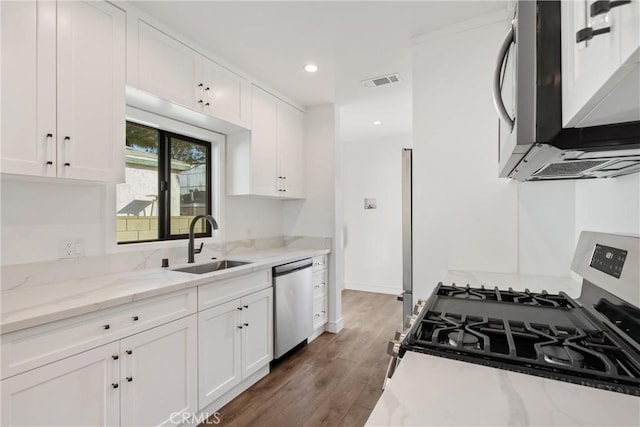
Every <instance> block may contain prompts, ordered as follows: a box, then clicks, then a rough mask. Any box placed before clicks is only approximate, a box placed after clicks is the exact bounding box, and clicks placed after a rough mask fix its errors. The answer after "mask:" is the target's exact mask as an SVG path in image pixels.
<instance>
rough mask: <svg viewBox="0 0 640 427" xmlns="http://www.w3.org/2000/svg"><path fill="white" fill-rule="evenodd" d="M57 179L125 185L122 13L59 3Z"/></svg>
mask: <svg viewBox="0 0 640 427" xmlns="http://www.w3.org/2000/svg"><path fill="white" fill-rule="evenodd" d="M57 5H58V19H57V23H58V25H57V26H58V38H57V48H58V61H57V68H58V70H57V71H58V72H57V80H58V95H57V105H58V135H57V141H58V150H57V163H58V176H59V177H65V178H75V179H86V180H93V181H106V182H122V181H124V135H125V128H124V126H125V13H124V12H123V11H122V10H120V9H118V8H117V7H115V6H112V5H110V4H108V3H105V2H96V1H91V2H80V1H74V2H66V1H63V2H58V3H57Z"/></svg>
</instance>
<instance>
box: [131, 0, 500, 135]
mask: <svg viewBox="0 0 640 427" xmlns="http://www.w3.org/2000/svg"><path fill="white" fill-rule="evenodd" d="M131 3H132V4H134V5H135V6H136V7H138V8H139V9H141V10H142V11H144V12H147V13H149V14H150V15H152V16H154V17H155V18H157V19H158V20H160V21H162V22H164V23H165V24H167V25H168V26H170V27H172V28H174V29H175V30H176V31H178V32H179V33H182V34H184V35H186V36H187V37H189V38H191V39H193V40H194V41H196V42H197V43H199V44H201V45H202V46H204V47H205V48H208V49H209V50H210V51H211V52H213V53H215V54H217V55H219V56H220V57H222V58H224V59H226V60H227V61H228V62H229V63H231V64H233V65H235V66H237V67H238V68H240V69H242V70H245V71H246V72H247V73H249V74H250V75H252V76H254V77H255V78H256V79H258V80H260V81H262V82H264V83H266V84H267V85H268V86H270V87H271V88H273V89H274V90H276V91H278V92H280V93H282V94H283V95H285V96H286V97H288V98H290V99H291V100H293V101H296V102H298V103H300V104H302V105H304V106H306V107H310V106H316V105H322V104H328V103H335V104H336V105H338V106H339V108H340V130H339V132H340V139H341V140H342V141H351V140H363V139H371V138H382V137H387V136H389V135H394V134H408V133H410V132H411V90H412V89H411V81H412V80H411V57H412V55H411V39H412V37H415V36H417V35H420V34H425V33H428V32H431V31H434V30H437V29H440V28H443V27H446V26H449V25H451V24H454V23H456V22H461V21H464V20H467V19H470V18H473V17H477V16H480V15H483V14H487V13H491V12H495V11H498V10H502V9H504V10H505V11H506V1H505V0H502V1H453V0H449V1H239V0H236V1H133V2H131ZM309 62H313V63H315V64H317V65H318V67H319V70H318V72H316V73H315V74H309V73H307V72H305V71H304V65H305V64H307V63H309ZM389 73H399V74H400V79H401V80H400V82H399V83H395V84H392V85H386V86H380V87H375V88H365V87H363V86H362V84H361V83H360V81H361V80H364V79H368V78H372V77H378V76H382V75H385V74H389ZM374 120H381V121H382V122H383V123H382V124H381V125H379V126H374V125H373V121H374Z"/></svg>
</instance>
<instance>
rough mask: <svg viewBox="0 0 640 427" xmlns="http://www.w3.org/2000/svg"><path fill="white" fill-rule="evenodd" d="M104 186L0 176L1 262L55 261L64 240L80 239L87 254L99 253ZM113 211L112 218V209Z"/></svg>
mask: <svg viewBox="0 0 640 427" xmlns="http://www.w3.org/2000/svg"><path fill="white" fill-rule="evenodd" d="M106 190H107V189H106V186H104V185H95V184H70V183H64V184H63V183H52V182H45V181H14V180H7V179H6V177H4V176H3V177H2V265H9V264H20V263H25V262H32V261H45V260H53V259H57V258H58V253H59V252H58V245H59V242H60V240H62V239H76V238H84V249H85V254H86V255H100V254H103V253H104V251H105V230H106V219H105V218H106V215H107V212H106V209H107V205H108V204H107V203H106V194H107V191H106ZM113 205H114V206H115V201H114V202H113ZM112 215H113V221H114V222H115V216H116V214H115V212H113V214H112ZM114 239H115V237H114Z"/></svg>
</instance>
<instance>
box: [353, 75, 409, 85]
mask: <svg viewBox="0 0 640 427" xmlns="http://www.w3.org/2000/svg"><path fill="white" fill-rule="evenodd" d="M399 81H400V76H399V75H398V73H394V74H388V75H386V76H380V77H374V78H372V79H367V80H362V81H361V82H360V83H362V85H363V86H364V87H377V86H384V85H388V84H391V83H398V82H399Z"/></svg>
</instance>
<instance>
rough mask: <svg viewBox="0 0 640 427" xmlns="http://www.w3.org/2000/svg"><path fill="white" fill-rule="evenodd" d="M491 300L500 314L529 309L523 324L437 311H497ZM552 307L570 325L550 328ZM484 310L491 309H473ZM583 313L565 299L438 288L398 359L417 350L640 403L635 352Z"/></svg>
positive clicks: (639, 364)
mask: <svg viewBox="0 0 640 427" xmlns="http://www.w3.org/2000/svg"><path fill="white" fill-rule="evenodd" d="M443 298H444V300H446V301H443V300H442V299H443ZM453 298H456V299H470V300H477V301H475V302H473V301H468V303H466V304H465V305H461V304H457V305H456V304H451V303H450V302H451V300H452V299H453ZM496 301H499V302H504V303H505V305H504V307H511V306H513V305H514V304H516V305H517V304H525V305H527V306H534V307H527V309H526V310H525V311H526V315H523V316H522V317H521V319H523V320H517V319H516V320H514V318H507V317H500V314H502V312H506V313H511V312H512V311H509V310H506V311H504V310H497V312H496V313H495V315H493V313H492V315H473V314H469V313H467V314H461V313H457V312H451V311H439V310H437V309H434V307H462V306H464V307H465V308H468V307H469V305H468V304H471V303H473V304H477V305H480V306H483V307H496ZM499 306H500V307H503V305H502V304H499ZM536 307H537V308H536ZM552 307H555V308H556V309H558V310H559V311H561V312H563V313H568V315H567V316H566V319H570V320H572V323H568V322H563V324H561V325H558V324H549V323H548V320H549V319H550V318H551V319H555V318H554V317H553V316H549V313H550V311H549V310H550V308H552ZM522 309H524V307H522ZM470 311H473V310H470ZM486 311H491V310H481V309H478V310H475V312H476V313H485V312H486ZM551 312H555V310H551ZM581 312H582V308H581V307H580V306H579V305H578V304H577V303H576V302H575V301H573V300H572V299H571V298H570V297H568V296H567V295H564V294H558V295H551V294H548V293H546V292H543V293H532V292H529V291H528V290H527V291H524V292H516V291H513V290H512V289H509V290H508V291H503V290H499V289H497V288H495V289H485V288H471V287H468V286H467V287H457V286H444V285H440V286H439V287H438V289H436V292H435V293H434V297H432V299H430V300H429V303H428V304H427V305H426V306H425V308H424V309H423V310H422V312H421V313H420V314H419V316H418V317H417V319H416V322H415V324H414V326H413V327H412V328H411V330H410V331H409V333H408V334H407V337H406V339H405V341H404V342H403V344H402V346H401V351H400V353H401V355H403V354H404V352H405V351H407V350H412V351H419V352H423V353H428V354H434V355H439V356H444V357H450V358H455V359H460V360H465V361H469V362H474V363H479V364H483V365H489V366H494V367H498V368H504V369H510V370H515V371H519V372H525V373H529V374H534V375H539V376H544V377H548V378H553V379H560V380H564V381H570V382H574V383H579V384H583V385H587V386H592V387H597V388H604V389H607V390H612V391H617V392H621V393H627V394H633V395H638V396H640V358H639V357H638V355H637V354H636V352H635V351H634V349H632V348H630V347H627V345H626V344H625V343H624V342H621V341H620V340H619V339H618V338H617V337H616V335H615V334H614V333H612V332H610V331H609V330H607V329H606V328H603V329H599V328H596V327H595V326H594V323H592V322H587V321H584V319H585V318H584V317H582V315H578V314H580V313H581ZM557 318H559V319H562V320H564V319H565V318H564V317H557ZM532 319H535V321H532ZM569 325H570V326H569Z"/></svg>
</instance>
